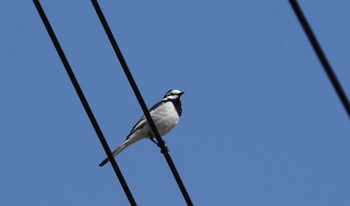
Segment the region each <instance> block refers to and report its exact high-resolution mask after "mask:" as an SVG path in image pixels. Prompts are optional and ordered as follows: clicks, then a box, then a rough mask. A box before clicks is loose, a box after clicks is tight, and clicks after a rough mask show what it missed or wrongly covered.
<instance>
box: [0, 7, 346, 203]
mask: <svg viewBox="0 0 350 206" xmlns="http://www.w3.org/2000/svg"><path fill="white" fill-rule="evenodd" d="M300 4H301V6H302V8H303V10H304V11H305V13H306V15H307V17H308V19H309V21H310V23H311V25H312V27H313V28H314V31H315V33H316V34H317V36H318V38H319V41H320V43H321V44H322V47H323V48H324V50H325V52H326V54H327V56H328V57H329V60H330V62H331V64H332V65H333V67H334V68H335V71H336V74H337V75H338V77H339V79H340V81H341V83H342V85H343V87H344V89H345V90H346V92H347V95H348V96H350V81H349V77H350V69H349V68H350V61H349V54H350V38H349V36H350V27H349V22H348V20H349V19H350V13H349V8H350V3H349V1H345V0H342V1H336V2H334V1H318V2H315V1H301V2H300ZM42 5H43V7H44V9H45V11H46V13H47V15H48V17H49V19H50V21H51V24H52V25H53V28H54V30H55V32H56V34H57V36H58V38H59V40H60V42H61V45H62V47H63V48H64V50H65V52H66V55H67V57H68V59H69V61H70V63H71V66H72V68H73V69H74V71H75V73H76V76H77V78H78V79H79V82H80V84H81V86H82V88H83V90H84V92H85V94H86V97H87V99H88V100H89V103H90V105H91V107H92V109H93V111H94V113H95V116H96V117H97V119H98V121H99V123H100V126H101V128H102V130H103V132H104V134H105V136H106V138H107V140H108V142H109V144H110V147H111V148H112V149H114V148H115V147H116V146H118V145H119V144H120V143H121V142H122V141H123V140H124V138H125V136H126V135H127V134H128V133H129V131H130V129H131V127H132V126H133V125H134V123H135V122H136V121H137V120H138V119H139V117H140V116H141V115H142V111H141V109H140V107H139V105H138V103H137V100H136V98H135V97H134V94H133V93H132V90H131V88H130V86H129V84H128V82H127V80H126V77H125V75H124V74H123V72H122V69H121V67H120V65H119V62H118V61H117V59H116V57H115V55H114V53H113V50H112V48H111V46H110V44H109V42H108V39H107V37H106V34H105V32H104V30H103V28H102V26H101V25H100V23H99V20H98V18H97V15H96V13H95V11H94V9H93V7H92V5H91V2H90V1H67V0H66V1H42ZM100 5H101V7H102V9H103V11H104V12H105V15H106V18H107V19H108V21H109V23H110V26H111V28H112V30H113V32H114V34H115V36H116V38H117V40H118V42H119V44H120V47H121V49H122V51H123V53H124V56H125V58H126V60H127V62H128V64H129V66H130V68H131V70H132V72H133V74H134V78H135V80H136V81H137V83H138V85H139V87H140V90H141V92H142V94H143V97H144V99H145V101H146V103H147V105H148V106H149V107H150V106H152V105H153V104H154V103H156V102H157V101H159V100H160V99H161V98H162V97H163V95H164V93H165V92H166V91H167V90H169V89H171V88H178V89H181V90H183V91H185V92H186V93H185V95H184V96H183V99H182V101H183V116H182V119H181V120H180V123H179V124H178V126H177V127H176V128H175V129H174V130H173V131H172V132H171V133H170V134H168V135H167V136H166V137H165V138H166V141H167V144H168V147H169V148H170V152H171V156H172V158H173V160H174V162H175V164H176V166H177V169H178V170H179V172H180V174H181V176H182V179H183V181H184V183H185V185H186V187H187V190H188V192H189V194H190V196H191V198H192V200H193V202H194V203H195V205H204V206H205V205H208V206H211V205H240V206H256V205H259V206H271V205H277V206H279V205H284V206H289V205H290V206H295V205H298V206H301V205H305V206H310V205H314V206H329V205H350V199H349V192H350V187H349V185H350V176H349V174H350V164H349V157H350V150H349V146H350V122H349V118H348V116H347V115H346V113H345V110H344V108H343V107H342V105H341V103H340V101H339V100H338V97H337V96H336V94H335V92H334V89H333V88H332V86H331V84H330V82H329V80H328V78H327V76H326V74H325V72H324V71H323V69H322V67H321V65H320V63H319V61H318V59H317V58H316V56H315V54H314V52H313V50H312V48H311V46H310V44H309V42H308V40H307V38H306V36H305V34H304V32H303V31H302V28H301V26H300V24H299V22H298V21H297V19H296V17H295V15H294V13H293V11H292V9H291V7H290V5H289V3H288V1H286V0H285V1H280V0H278V1H277V0H275V1H231V0H222V1H182V0H180V1H176V2H164V1H139V2H128V1H100ZM0 25H1V27H2V28H1V38H0V45H1V47H0V94H1V101H0V111H1V115H0V124H1V130H0V135H1V140H0V162H1V164H2V167H1V172H0V182H1V184H0V204H1V205H51V206H56V205H57V206H58V205H60V206H61V205H72V206H73V205H89V206H90V205H128V201H127V199H126V197H125V195H124V193H123V190H122V188H121V186H120V184H119V181H118V180H117V179H116V177H115V175H114V173H113V170H112V168H111V166H110V165H107V166H106V167H103V168H100V167H98V164H99V163H100V161H101V160H102V159H103V158H105V153H104V151H103V149H102V147H101V145H100V143H99V141H98V138H97V136H96V134H95V132H94V130H93V128H92V126H91V124H90V122H89V120H88V118H87V115H86V114H85V111H84V110H83V107H82V105H81V103H80V101H79V99H78V97H77V95H76V93H75V91H74V89H73V87H72V85H71V82H70V80H69V78H68V76H67V74H66V72H65V70H64V68H63V65H62V63H61V61H60V59H59V57H58V55H57V52H56V50H55V49H54V47H53V44H52V42H51V40H50V39H49V36H48V34H47V32H46V30H45V28H44V26H43V24H42V21H41V19H40V17H39V15H38V14H37V11H36V9H35V7H34V5H33V3H32V1H5V2H3V3H2V5H1V7H0ZM117 162H118V164H119V166H120V167H121V169H122V172H123V174H124V177H125V178H126V180H127V182H128V183H129V187H130V189H131V190H132V192H133V194H134V197H135V199H136V201H137V203H138V204H139V205H174V206H177V205H185V203H184V200H183V198H182V195H181V193H180V191H179V189H178V187H177V185H176V183H175V181H174V178H173V177H172V174H171V173H170V170H169V168H168V166H167V164H166V162H165V159H164V157H163V156H162V155H161V153H160V152H159V149H158V148H157V147H156V146H155V145H154V144H153V143H152V142H150V141H147V140H143V141H140V142H138V143H137V144H135V145H133V146H132V147H130V148H128V149H126V150H124V151H123V152H122V153H121V154H120V155H119V156H117Z"/></svg>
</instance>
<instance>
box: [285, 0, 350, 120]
mask: <svg viewBox="0 0 350 206" xmlns="http://www.w3.org/2000/svg"><path fill="white" fill-rule="evenodd" d="M289 2H290V4H291V5H292V7H293V9H294V12H295V14H296V15H297V17H298V19H299V21H300V23H301V25H302V27H303V29H304V31H305V33H306V35H307V36H308V38H309V40H310V43H311V45H312V46H313V48H314V50H315V52H316V54H317V56H318V58H319V59H320V61H321V63H322V65H323V68H324V70H325V71H326V73H327V75H328V77H329V80H330V81H331V82H332V84H333V87H334V89H335V90H336V92H337V94H338V96H339V98H340V101H341V102H342V103H343V105H344V107H345V110H346V111H347V113H348V116H349V118H350V103H349V100H348V98H347V97H346V94H345V92H344V90H343V89H342V87H341V84H340V83H339V81H338V79H337V76H336V75H335V73H334V71H333V69H332V67H331V65H330V63H329V62H328V60H327V57H326V55H325V54H324V53H323V51H322V48H321V46H320V44H319V43H318V41H317V39H316V37H315V35H314V33H313V31H312V29H311V27H310V25H309V23H308V22H307V20H306V18H305V16H304V14H303V11H302V10H301V8H300V6H299V4H298V2H297V1H296V0H290V1H289Z"/></svg>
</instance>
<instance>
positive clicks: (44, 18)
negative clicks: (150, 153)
mask: <svg viewBox="0 0 350 206" xmlns="http://www.w3.org/2000/svg"><path fill="white" fill-rule="evenodd" d="M33 2H34V5H35V7H36V9H37V10H38V13H39V15H40V17H41V19H42V21H43V23H44V25H45V27H46V30H47V32H48V33H49V36H50V38H51V40H52V42H53V44H54V46H55V48H56V50H57V53H58V55H59V56H60V58H61V61H62V63H63V65H64V67H65V69H66V71H67V74H68V76H69V78H70V80H71V82H72V84H73V86H74V89H75V91H76V92H77V94H78V96H79V99H80V101H81V103H82V105H83V107H84V109H85V111H86V113H87V115H88V117H89V119H90V121H91V124H92V125H93V127H94V129H95V132H96V134H97V136H98V138H99V140H100V142H101V144H102V146H103V149H104V150H105V152H106V154H107V156H108V157H109V159H110V161H111V164H112V167H113V169H114V172H115V174H116V175H117V177H118V179H119V181H120V184H121V185H122V187H123V190H124V192H125V194H126V196H127V198H128V200H129V202H130V205H136V202H135V199H134V197H133V196H132V194H131V191H130V189H129V187H128V185H127V183H126V181H125V179H124V177H123V174H122V173H121V171H120V169H119V167H118V165H117V163H116V161H115V159H114V158H113V155H112V152H111V149H110V148H109V146H108V144H107V141H106V139H105V137H104V135H103V133H102V130H101V128H100V126H99V125H98V123H97V120H96V118H95V116H94V114H93V112H92V110H91V108H90V106H89V104H88V102H87V100H86V98H85V96H84V93H83V91H82V89H81V88H80V85H79V83H78V80H77V79H76V77H75V75H74V73H73V70H72V68H71V66H70V64H69V62H68V60H67V58H66V55H65V54H64V52H63V49H62V47H61V45H60V43H59V42H58V39H57V37H56V35H55V33H54V31H53V29H52V27H51V24H50V22H49V20H48V18H47V16H46V14H45V12H44V10H43V8H42V6H41V4H40V2H39V0H33Z"/></svg>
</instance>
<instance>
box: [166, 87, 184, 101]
mask: <svg viewBox="0 0 350 206" xmlns="http://www.w3.org/2000/svg"><path fill="white" fill-rule="evenodd" d="M184 93H185V92H182V91H180V90H177V89H171V90H169V91H168V92H167V93H165V95H164V99H180V97H181V95H183V94H184Z"/></svg>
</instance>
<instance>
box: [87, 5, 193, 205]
mask: <svg viewBox="0 0 350 206" xmlns="http://www.w3.org/2000/svg"><path fill="white" fill-rule="evenodd" d="M91 2H92V4H93V6H94V8H95V10H96V13H97V15H98V17H99V19H100V21H101V24H102V26H103V28H104V30H105V32H106V34H107V36H108V38H109V41H110V42H111V44H112V47H113V49H114V52H115V54H116V55H117V57H118V59H119V62H120V64H121V66H122V68H123V70H124V73H125V75H126V77H127V78H128V80H129V83H130V85H131V87H132V89H133V91H134V93H135V96H136V98H137V100H138V102H139V104H140V106H141V108H142V110H143V113H144V114H145V116H146V118H147V121H148V123H149V125H150V127H151V129H152V132H153V134H154V137H155V138H156V139H157V142H158V146H159V147H160V148H161V151H162V153H163V154H164V157H165V159H166V161H167V163H168V165H169V167H170V169H171V171H172V173H173V175H174V178H175V180H176V182H177V184H178V186H179V188H180V190H181V192H182V195H183V197H184V199H185V201H186V203H187V205H193V203H192V201H191V198H190V196H189V195H188V193H187V190H186V188H185V185H184V184H183V182H182V180H181V177H180V175H179V173H178V171H177V169H176V167H175V164H174V162H173V160H172V159H171V157H170V155H169V152H168V149H167V148H166V146H165V143H164V141H163V140H162V138H161V136H160V135H159V133H158V131H157V128H156V126H155V124H154V122H153V119H152V117H151V115H150V113H149V111H148V108H147V106H146V103H145V101H144V100H143V98H142V95H141V93H140V90H139V89H138V87H137V85H136V82H135V80H134V78H133V76H132V74H131V72H130V69H129V67H128V65H127V63H126V61H125V59H124V57H123V54H122V52H121V50H120V48H119V46H118V44H117V41H116V40H115V38H114V36H113V34H112V31H111V29H110V27H109V25H108V23H107V20H106V18H105V16H104V14H103V12H102V10H101V8H100V6H99V4H98V2H97V0H91Z"/></svg>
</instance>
